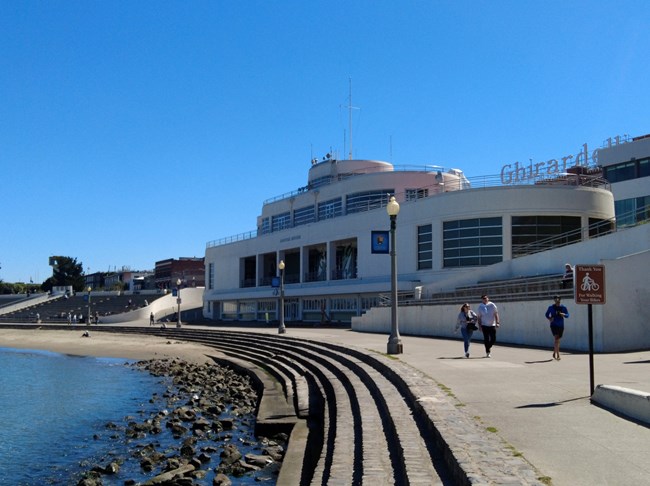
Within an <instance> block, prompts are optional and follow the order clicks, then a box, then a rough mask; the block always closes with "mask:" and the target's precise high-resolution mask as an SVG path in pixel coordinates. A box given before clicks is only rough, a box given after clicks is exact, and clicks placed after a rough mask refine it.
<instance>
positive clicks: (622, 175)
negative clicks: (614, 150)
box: [603, 159, 647, 182]
mask: <svg viewBox="0 0 650 486" xmlns="http://www.w3.org/2000/svg"><path fill="white" fill-rule="evenodd" d="M644 160H647V159H644ZM639 162H640V161H639ZM603 176H604V177H605V179H607V180H608V181H609V182H623V181H629V180H631V179H636V178H637V177H638V175H637V161H635V160H630V161H629V162H623V163H620V164H615V165H610V166H608V167H605V168H604V169H603Z"/></svg>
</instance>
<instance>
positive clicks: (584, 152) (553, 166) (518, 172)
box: [501, 136, 625, 185]
mask: <svg viewBox="0 0 650 486" xmlns="http://www.w3.org/2000/svg"><path fill="white" fill-rule="evenodd" d="M624 142H625V140H624V137H621V136H616V137H613V138H611V137H610V138H608V139H607V140H606V146H608V147H611V146H612V145H618V144H620V143H624ZM598 150H599V149H596V150H594V151H593V152H591V159H590V158H589V147H588V146H587V144H586V143H584V144H582V148H581V149H580V151H579V152H578V153H577V154H571V155H565V156H564V157H560V158H558V159H549V160H547V161H545V162H533V161H532V159H531V161H530V162H529V163H528V164H526V163H522V162H515V163H514V164H506V165H504V166H503V167H501V183H502V184H506V185H507V184H517V183H519V182H525V181H528V180H531V179H537V178H538V177H545V176H553V175H557V174H561V173H564V172H566V171H567V169H568V168H570V167H588V166H590V165H591V166H595V165H598ZM590 160H591V164H590V163H589V161H590Z"/></svg>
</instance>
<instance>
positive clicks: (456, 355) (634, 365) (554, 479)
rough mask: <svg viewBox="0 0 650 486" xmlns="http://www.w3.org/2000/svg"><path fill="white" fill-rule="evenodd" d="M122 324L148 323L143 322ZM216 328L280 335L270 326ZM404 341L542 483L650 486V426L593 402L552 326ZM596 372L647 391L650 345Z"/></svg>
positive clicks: (347, 338) (328, 335)
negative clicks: (544, 336)
mask: <svg viewBox="0 0 650 486" xmlns="http://www.w3.org/2000/svg"><path fill="white" fill-rule="evenodd" d="M124 325H126V326H134V325H135V326H143V327H145V326H146V327H148V322H146V323H145V322H144V321H143V322H137V323H136V322H129V323H124ZM93 327H94V326H93ZM187 327H188V328H197V329H199V328H204V326H194V325H191V326H187ZM215 327H217V326H215ZM218 327H219V328H221V329H228V330H233V331H234V330H242V331H247V332H251V331H253V332H259V333H268V334H273V335H276V336H277V328H275V327H271V326H269V327H267V326H264V325H262V326H260V327H258V326H256V325H255V326H245V327H238V326H237V325H236V324H234V323H233V325H232V326H231V325H220V326H218ZM205 328H206V329H210V328H212V329H214V327H212V326H206V327H205ZM285 336H286V337H287V338H291V337H295V338H300V339H308V340H313V341H328V342H332V343H337V344H342V345H346V344H348V345H350V346H353V347H356V348H361V349H365V350H368V352H371V353H374V352H379V353H385V352H386V344H387V341H388V335H384V334H370V333H359V332H354V331H351V330H349V329H342V328H320V327H296V328H292V327H291V326H287V334H286V335H285ZM402 343H403V346H404V353H403V354H401V355H397V356H396V357H395V358H396V359H397V360H400V361H402V362H404V363H406V364H408V365H409V366H412V367H414V368H417V369H418V370H420V371H422V372H423V373H425V374H426V375H428V376H430V377H431V378H433V379H434V380H435V381H436V382H437V383H438V384H439V385H440V387H441V388H442V389H443V390H445V391H446V392H447V394H448V395H449V399H450V400H453V401H457V402H458V403H459V404H461V405H462V406H461V407H460V410H462V411H463V412H464V413H467V414H468V416H470V417H473V418H474V420H476V421H477V422H478V423H479V424H480V426H481V427H482V428H484V430H485V433H486V434H492V433H494V434H498V435H499V436H500V437H501V438H502V439H503V440H504V441H505V442H506V443H507V444H509V445H510V446H512V448H513V449H514V450H515V451H517V452H519V453H521V454H522V455H523V457H524V458H525V459H526V460H527V461H528V462H529V463H530V464H532V465H533V466H534V467H535V469H536V470H537V471H538V472H539V474H538V477H543V478H548V482H547V483H548V484H552V485H553V486H581V485H585V486H592V485H628V484H634V485H635V486H641V485H650V460H648V457H649V451H650V425H647V424H641V423H638V422H635V421H633V420H629V419H626V418H624V417H621V416H619V415H617V414H615V413H612V412H611V411H609V410H605V409H603V408H601V407H599V406H597V405H594V404H592V403H591V402H590V397H589V393H590V381H589V355H588V354H585V353H570V352H563V353H562V359H561V360H560V361H556V360H554V359H552V356H551V355H552V348H551V346H552V336H551V335H550V332H549V348H548V349H532V348H523V347H513V346H505V345H500V344H499V343H498V336H497V344H496V346H495V347H494V348H493V349H492V358H485V357H484V356H485V351H484V348H483V344H482V341H480V340H475V341H473V342H472V345H471V349H470V353H471V356H470V358H469V359H467V358H465V357H464V353H463V343H462V339H461V338H460V336H459V337H458V339H457V340H456V339H436V338H426V337H415V336H402ZM594 377H595V380H594V382H595V386H597V385H599V384H603V385H611V386H618V387H624V388H629V389H634V390H639V391H642V392H650V350H649V351H640V352H630V353H611V354H596V355H595V356H594Z"/></svg>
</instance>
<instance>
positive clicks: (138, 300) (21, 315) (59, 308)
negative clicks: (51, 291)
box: [2, 293, 162, 322]
mask: <svg viewBox="0 0 650 486" xmlns="http://www.w3.org/2000/svg"><path fill="white" fill-rule="evenodd" d="M159 297H162V294H154V295H149V294H132V295H119V296H118V295H106V294H102V293H98V294H95V295H93V294H92V293H91V295H90V312H91V314H92V315H93V316H94V315H95V312H97V313H98V314H99V316H100V321H101V317H102V316H107V315H113V314H120V313H122V312H128V311H131V310H134V309H138V308H140V307H144V306H145V302H148V303H151V302H153V301H154V300H155V299H157V298H159ZM68 313H70V314H71V315H72V316H75V315H76V316H77V317H78V318H79V316H87V314H88V299H87V294H82V293H79V294H76V295H74V296H71V297H65V296H62V297H59V298H57V299H52V300H49V301H47V302H44V303H41V304H37V305H33V306H30V307H27V308H23V309H20V310H17V311H14V312H10V313H8V314H4V315H3V316H2V318H3V319H2V320H4V321H8V320H10V321H15V322H34V321H36V319H37V315H38V316H39V317H40V320H41V321H42V322H67V321H68Z"/></svg>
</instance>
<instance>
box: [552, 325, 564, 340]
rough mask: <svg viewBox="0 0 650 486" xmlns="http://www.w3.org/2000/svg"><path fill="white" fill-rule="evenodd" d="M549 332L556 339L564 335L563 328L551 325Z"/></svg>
mask: <svg viewBox="0 0 650 486" xmlns="http://www.w3.org/2000/svg"><path fill="white" fill-rule="evenodd" d="M551 332H552V333H553V336H557V337H560V338H561V337H562V335H563V334H564V326H553V325H551Z"/></svg>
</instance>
